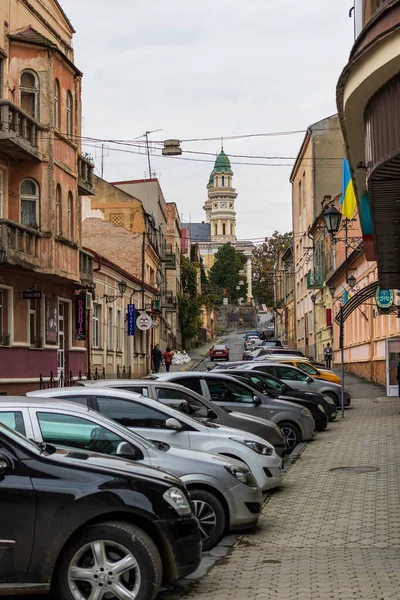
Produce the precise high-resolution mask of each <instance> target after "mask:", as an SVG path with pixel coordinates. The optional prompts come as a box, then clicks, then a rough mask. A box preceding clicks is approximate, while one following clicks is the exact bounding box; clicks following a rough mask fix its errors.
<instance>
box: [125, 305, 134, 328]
mask: <svg viewBox="0 0 400 600" xmlns="http://www.w3.org/2000/svg"><path fill="white" fill-rule="evenodd" d="M127 317H128V335H135V305H134V304H128V314H127Z"/></svg>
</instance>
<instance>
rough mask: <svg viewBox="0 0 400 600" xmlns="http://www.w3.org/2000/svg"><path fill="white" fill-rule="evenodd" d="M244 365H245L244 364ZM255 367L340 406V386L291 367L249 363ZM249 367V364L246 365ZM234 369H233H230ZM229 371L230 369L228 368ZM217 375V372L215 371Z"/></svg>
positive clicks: (347, 396)
mask: <svg viewBox="0 0 400 600" xmlns="http://www.w3.org/2000/svg"><path fill="white" fill-rule="evenodd" d="M242 364H243V363H242ZM245 364H246V363H245ZM251 364H252V365H257V370H260V371H263V372H264V373H268V374H269V375H273V376H274V377H276V378H277V379H280V380H281V381H283V382H284V383H286V384H287V385H290V386H292V387H295V388H296V389H299V390H305V391H310V392H318V393H319V394H323V395H324V396H330V397H331V398H332V400H334V401H335V404H336V406H340V402H341V386H340V385H338V384H337V383H333V382H332V381H326V380H325V379H314V377H311V375H307V373H304V371H301V370H300V369H297V368H296V367H292V366H291V365H287V364H280V363H275V362H271V361H269V362H267V361H264V362H257V363H251ZM247 365H249V363H247ZM232 368H234V367H232ZM229 369H230V367H229ZM217 372H218V373H219V371H217ZM344 401H345V406H350V402H351V394H350V392H348V391H347V390H345V392H344Z"/></svg>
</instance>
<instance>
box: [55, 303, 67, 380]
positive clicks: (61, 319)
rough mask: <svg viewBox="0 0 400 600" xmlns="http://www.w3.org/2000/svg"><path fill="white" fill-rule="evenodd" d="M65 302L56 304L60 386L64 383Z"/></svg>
mask: <svg viewBox="0 0 400 600" xmlns="http://www.w3.org/2000/svg"><path fill="white" fill-rule="evenodd" d="M64 311H65V304H63V303H62V302H60V303H59V304H58V352H57V368H58V381H59V385H60V387H63V386H64V384H65V315H64Z"/></svg>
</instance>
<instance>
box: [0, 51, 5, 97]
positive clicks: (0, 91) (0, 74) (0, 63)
mask: <svg viewBox="0 0 400 600" xmlns="http://www.w3.org/2000/svg"><path fill="white" fill-rule="evenodd" d="M3 96H4V60H3V59H2V58H0V98H3Z"/></svg>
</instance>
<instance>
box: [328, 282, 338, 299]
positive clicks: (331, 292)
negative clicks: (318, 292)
mask: <svg viewBox="0 0 400 600" xmlns="http://www.w3.org/2000/svg"><path fill="white" fill-rule="evenodd" d="M335 292H336V288H335V286H333V285H330V286H329V293H330V295H331V296H332V298H333V297H334V296H335Z"/></svg>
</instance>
